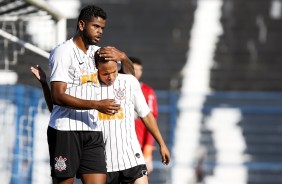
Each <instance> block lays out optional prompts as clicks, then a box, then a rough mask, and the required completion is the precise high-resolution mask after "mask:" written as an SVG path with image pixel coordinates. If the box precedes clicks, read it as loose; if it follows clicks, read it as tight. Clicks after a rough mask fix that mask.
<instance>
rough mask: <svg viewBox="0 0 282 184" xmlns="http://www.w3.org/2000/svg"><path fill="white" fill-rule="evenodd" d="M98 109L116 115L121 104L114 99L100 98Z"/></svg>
mask: <svg viewBox="0 0 282 184" xmlns="http://www.w3.org/2000/svg"><path fill="white" fill-rule="evenodd" d="M97 103H98V106H97V108H96V109H97V110H98V111H100V112H102V113H104V114H109V115H114V114H115V113H117V112H118V110H119V109H120V104H117V103H116V102H115V100H114V99H105V100H99V101H98V102H97Z"/></svg>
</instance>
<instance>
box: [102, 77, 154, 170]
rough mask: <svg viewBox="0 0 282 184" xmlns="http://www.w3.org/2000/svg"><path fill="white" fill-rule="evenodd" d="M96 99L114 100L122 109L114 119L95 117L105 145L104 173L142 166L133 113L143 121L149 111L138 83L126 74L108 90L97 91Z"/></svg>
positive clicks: (110, 116)
mask: <svg viewBox="0 0 282 184" xmlns="http://www.w3.org/2000/svg"><path fill="white" fill-rule="evenodd" d="M96 90H97V91H96V95H97V99H98V100H101V99H115V101H116V103H119V104H121V109H120V110H119V111H118V113H116V114H115V115H107V114H103V113H100V112H97V111H96V112H97V113H98V124H100V125H101V126H100V127H101V128H102V131H103V135H104V141H105V144H106V159H107V171H108V172H113V171H120V170H125V169H128V168H131V167H134V166H137V165H140V164H145V161H144V157H143V154H142V151H141V148H140V144H139V142H138V139H137V136H136V132H135V123H134V113H135V111H136V112H137V113H138V115H139V116H140V117H145V116H146V115H147V114H148V113H149V112H150V109H149V107H148V105H147V103H146V101H145V98H144V96H143V93H142V91H141V88H140V84H139V82H138V80H137V79H136V78H135V77H134V76H132V75H127V74H118V76H117V78H116V80H115V82H114V84H113V85H111V86H103V85H102V87H101V88H96Z"/></svg>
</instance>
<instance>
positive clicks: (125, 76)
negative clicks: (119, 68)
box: [118, 73, 139, 84]
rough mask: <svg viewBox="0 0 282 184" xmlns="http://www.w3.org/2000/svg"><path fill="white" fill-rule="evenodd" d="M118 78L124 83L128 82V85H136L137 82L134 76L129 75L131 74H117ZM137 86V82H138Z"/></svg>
mask: <svg viewBox="0 0 282 184" xmlns="http://www.w3.org/2000/svg"><path fill="white" fill-rule="evenodd" d="M118 78H119V79H120V80H125V81H128V82H130V83H132V84H133V83H136V82H138V80H137V79H136V77H135V76H134V75H131V74H124V73H119V74H118ZM138 84H139V82H138Z"/></svg>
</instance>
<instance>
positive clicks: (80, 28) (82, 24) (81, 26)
mask: <svg viewBox="0 0 282 184" xmlns="http://www.w3.org/2000/svg"><path fill="white" fill-rule="evenodd" d="M84 26H85V22H84V21H83V20H79V21H78V29H79V30H80V31H83V29H84Z"/></svg>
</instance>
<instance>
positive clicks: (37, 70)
mask: <svg viewBox="0 0 282 184" xmlns="http://www.w3.org/2000/svg"><path fill="white" fill-rule="evenodd" d="M30 70H31V72H32V73H33V75H34V76H35V77H36V79H37V80H38V81H39V82H40V83H44V84H45V83H47V77H46V73H45V72H44V70H43V69H42V68H41V67H40V66H39V65H36V67H33V66H32V67H30Z"/></svg>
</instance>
